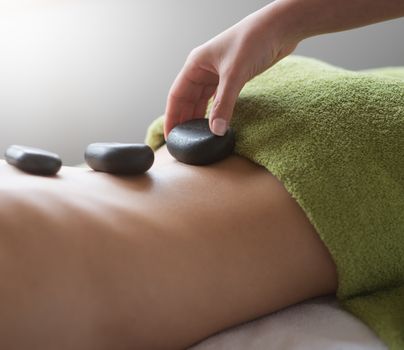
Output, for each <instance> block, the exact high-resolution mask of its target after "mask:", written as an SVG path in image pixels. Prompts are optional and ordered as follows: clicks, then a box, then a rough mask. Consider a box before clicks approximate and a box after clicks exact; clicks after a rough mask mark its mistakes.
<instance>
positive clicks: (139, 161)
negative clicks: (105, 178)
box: [84, 143, 154, 175]
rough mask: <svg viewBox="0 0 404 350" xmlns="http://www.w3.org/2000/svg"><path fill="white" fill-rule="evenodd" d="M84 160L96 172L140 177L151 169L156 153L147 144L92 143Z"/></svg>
mask: <svg viewBox="0 0 404 350" xmlns="http://www.w3.org/2000/svg"><path fill="white" fill-rule="evenodd" d="M84 158H85V160H86V162H87V164H88V165H89V166H90V167H91V168H92V169H93V170H95V171H102V172H105V173H110V174H117V175H119V174H122V175H138V174H143V173H145V172H146V171H147V170H149V169H150V168H151V166H152V165H153V162H154V152H153V150H152V149H151V148H150V147H149V146H148V145H145V144H138V143H92V144H90V145H88V146H87V149H86V152H85V155H84Z"/></svg>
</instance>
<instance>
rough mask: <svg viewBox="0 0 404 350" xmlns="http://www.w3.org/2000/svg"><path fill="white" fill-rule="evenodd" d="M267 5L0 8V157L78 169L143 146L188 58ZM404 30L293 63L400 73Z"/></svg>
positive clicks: (191, 2) (67, 3) (19, 4)
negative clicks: (103, 145)
mask: <svg viewBox="0 0 404 350" xmlns="http://www.w3.org/2000/svg"><path fill="white" fill-rule="evenodd" d="M267 3H269V1H258V0H254V1H253V0H249V1H241V0H221V1H213V0H204V1H196V0H171V1H167V0H165V1H164V0H132V1H129V0H80V1H75V0H64V1H62V0H53V1H47V0H19V1H15V0H6V1H4V0H0V155H1V154H2V153H3V152H4V150H5V148H6V147H7V145H9V144H12V143H19V144H26V145H31V146H37V147H44V148H47V149H50V150H53V151H55V152H58V153H59V154H60V155H61V156H62V158H63V160H64V161H65V164H74V163H78V162H82V154H83V149H84V148H85V146H86V145H87V144H88V143H90V142H94V141H122V142H142V141H143V139H144V135H145V131H146V127H147V125H148V124H149V123H150V121H151V120H153V119H154V118H155V117H156V116H158V115H160V114H162V113H163V111H164V107H165V100H166V95H167V92H168V89H169V87H170V85H171V83H172V81H173V79H174V78H175V76H176V74H177V73H178V71H179V70H180V68H181V67H182V64H183V62H184V60H185V58H186V56H187V54H188V53H189V51H190V50H191V49H192V48H193V47H195V46H197V45H199V44H201V43H203V42H204V41H206V40H208V39H210V38H211V37H213V36H214V35H216V34H218V33H219V32H221V31H222V30H224V29H226V28H227V27H229V26H231V25H232V24H234V23H236V22H237V21H239V20H240V19H242V18H243V17H244V16H246V15H248V14H249V13H251V12H253V11H255V10H257V9H259V8H260V7H263V6H264V5H266V4H267ZM403 34H404V20H403V19H399V20H394V21H389V22H385V23H381V24H377V25H372V26H368V27H364V28H360V29H356V30H351V31H347V32H342V33H337V34H329V35H323V36H319V37H315V38H311V39H308V40H306V41H304V42H303V43H301V44H300V46H299V47H298V49H297V50H296V51H295V53H297V54H302V55H307V56H312V57H318V58H320V59H324V60H326V61H328V62H330V63H334V64H337V65H340V66H343V67H346V68H351V69H363V68H369V67H377V66H387V65H404V41H403Z"/></svg>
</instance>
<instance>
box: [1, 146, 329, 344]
mask: <svg viewBox="0 0 404 350" xmlns="http://www.w3.org/2000/svg"><path fill="white" fill-rule="evenodd" d="M336 287H337V275H336V270H335V266H334V263H333V262H332V260H331V258H330V255H329V253H328V251H327V249H326V248H325V247H324V245H323V244H322V242H321V241H320V239H319V238H318V236H317V234H316V232H315V230H314V228H313V227H312V225H311V224H310V223H309V221H308V219H307V218H306V216H305V214H304V213H303V211H302V210H301V209H300V207H299V206H298V205H297V204H296V202H295V201H294V200H293V199H292V198H291V197H290V195H289V194H288V193H287V192H286V190H285V189H284V187H283V185H282V184H281V183H280V182H279V181H278V180H277V179H276V178H275V177H273V176H272V175H271V174H270V173H269V172H268V171H267V170H265V169H264V168H261V167H259V166H257V165H255V164H253V163H251V162H250V161H248V160H246V159H244V158H241V157H238V156H231V157H230V158H228V159H226V160H224V161H222V162H219V163H216V164H214V165H211V166H208V167H195V166H189V165H185V164H181V163H178V162H177V161H176V160H174V159H173V158H172V157H171V156H170V155H169V154H168V152H167V150H166V148H165V147H162V148H161V149H160V150H158V151H157V152H156V161H155V164H154V166H153V167H152V168H151V170H149V172H148V173H147V174H146V175H142V176H138V177H115V176H111V175H107V174H102V173H95V172H92V171H90V170H88V169H79V168H68V167H64V168H62V170H61V172H60V173H59V176H58V177H57V178H43V177H35V176H30V175H26V174H23V173H22V172H20V171H18V170H16V169H13V168H12V167H10V166H8V165H7V164H5V163H4V162H2V163H1V164H0V348H2V349H9V350H14V349H18V350H23V349H30V350H33V349H41V350H47V349H60V350H68V349H69V350H70V349H75V350H81V349H83V350H84V349H89V350H90V349H91V350H92V349H94V350H95V349H97V350H102V349H115V350H120V349H142V350H143V349H154V350H159V349H184V348H186V347H188V346H190V345H192V344H194V343H196V342H198V341H200V340H201V339H203V338H205V337H207V336H209V335H211V334H213V333H215V332H218V331H220V330H222V329H225V328H227V327H230V326H233V325H236V324H239V323H241V322H244V321H248V320H252V319H254V318H257V317H259V316H262V315H264V314H267V313H270V312H272V311H275V310H278V309H280V308H283V307H285V306H288V305H291V304H294V303H297V302H299V301H302V300H305V299H308V298H311V297H315V296H318V295H323V294H328V293H333V292H334V291H335V290H336Z"/></svg>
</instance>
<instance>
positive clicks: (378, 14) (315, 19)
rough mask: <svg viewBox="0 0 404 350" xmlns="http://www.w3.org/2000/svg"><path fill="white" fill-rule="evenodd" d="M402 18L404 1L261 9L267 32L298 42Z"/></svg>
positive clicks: (312, 1)
mask: <svg viewBox="0 0 404 350" xmlns="http://www.w3.org/2000/svg"><path fill="white" fill-rule="evenodd" d="M402 16H404V0H391V1H384V0H338V1H335V0H304V1H303V0H278V1H275V2H273V3H271V4H270V5H268V6H267V7H265V8H264V9H262V18H263V20H264V21H266V24H267V25H268V30H272V29H273V27H278V28H279V31H280V34H279V35H281V36H282V37H284V38H290V37H294V38H295V40H296V39H297V40H298V41H300V40H303V39H305V38H308V37H311V36H315V35H319V34H325V33H332V32H339V31H343V30H347V29H352V28H357V27H362V26H365V25H369V24H373V23H377V22H382V21H386V20H389V19H394V18H398V17H402ZM264 18H265V19H264Z"/></svg>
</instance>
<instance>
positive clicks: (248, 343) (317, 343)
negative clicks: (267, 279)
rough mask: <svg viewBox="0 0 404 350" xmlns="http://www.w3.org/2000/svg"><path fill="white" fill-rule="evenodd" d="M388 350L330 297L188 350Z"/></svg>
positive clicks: (246, 324) (285, 311) (318, 299)
mask: <svg viewBox="0 0 404 350" xmlns="http://www.w3.org/2000/svg"><path fill="white" fill-rule="evenodd" d="M227 349H229V350H272V349H274V350H387V347H386V345H384V344H383V343H382V342H381V340H380V339H379V338H378V337H377V336H376V335H375V334H374V333H373V332H372V331H371V330H370V329H369V328H368V327H367V326H366V325H365V324H364V323H362V322H361V321H359V320H358V319H356V318H355V317H354V316H352V315H351V314H349V313H348V312H346V311H344V310H342V309H341V308H340V307H339V306H338V303H337V301H336V298H335V297H333V296H327V297H321V298H315V299H312V300H308V301H305V302H303V303H300V304H297V305H293V306H290V307H288V308H286V309H283V310H281V311H278V312H276V313H273V314H270V315H267V316H264V317H261V318H259V319H256V320H253V321H250V322H247V323H244V324H241V325H238V326H236V327H233V328H230V329H227V330H224V331H222V332H220V333H217V334H214V335H212V336H211V337H209V338H207V339H205V340H203V341H201V342H200V343H198V344H196V345H194V346H192V347H190V348H188V350H227Z"/></svg>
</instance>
